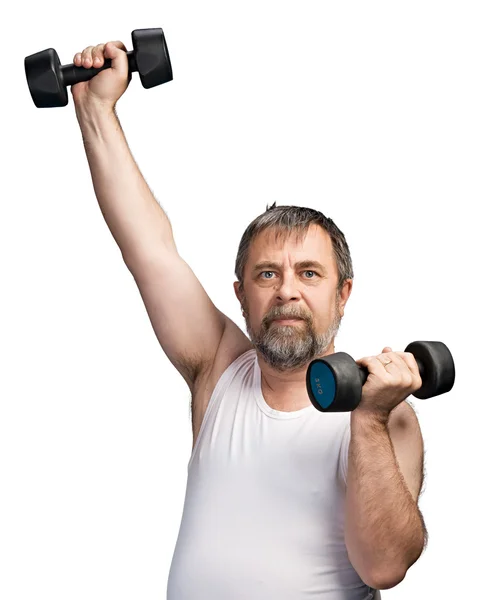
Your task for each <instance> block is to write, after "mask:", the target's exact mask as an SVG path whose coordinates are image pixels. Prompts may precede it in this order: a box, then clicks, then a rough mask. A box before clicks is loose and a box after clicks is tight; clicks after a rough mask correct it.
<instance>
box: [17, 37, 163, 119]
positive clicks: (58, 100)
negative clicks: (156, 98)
mask: <svg viewBox="0 0 494 600" xmlns="http://www.w3.org/2000/svg"><path fill="white" fill-rule="evenodd" d="M132 45H133V47H134V50H133V51H131V52H127V58H128V60H129V81H130V79H131V78H132V75H131V74H132V72H133V71H138V72H139V77H140V78H141V83H142V85H143V87H145V88H146V89H149V88H152V87H155V86H156V85H160V84H162V83H166V82H167V81H171V80H172V79H173V73H172V67H171V64H170V57H169V55H168V48H167V46H166V40H165V35H164V33H163V29H161V28H156V29H135V30H134V31H133V32H132ZM110 67H111V60H110V59H109V58H107V59H106V60H105V62H104V64H103V66H102V67H99V68H97V69H96V68H94V67H93V68H90V69H85V68H84V67H76V66H75V65H74V64H73V63H72V64H70V65H63V66H62V65H61V64H60V59H59V58H58V54H57V53H56V52H55V50H54V49H53V48H48V49H47V50H42V51H41V52H36V54H31V55H30V56H26V58H25V59H24V68H25V70H26V78H27V83H28V86H29V91H30V92H31V97H32V99H33V101H34V104H35V105H36V106H37V107H38V108H52V107H55V106H67V104H68V103H69V96H68V93H67V86H69V85H75V84H76V83H79V82H81V81H88V80H89V79H91V78H93V77H94V76H95V75H97V74H98V73H99V72H100V71H103V69H108V68H110Z"/></svg>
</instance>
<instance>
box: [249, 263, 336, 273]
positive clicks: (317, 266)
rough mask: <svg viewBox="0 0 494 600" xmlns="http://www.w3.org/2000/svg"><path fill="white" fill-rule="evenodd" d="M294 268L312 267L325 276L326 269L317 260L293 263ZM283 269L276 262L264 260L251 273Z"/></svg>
mask: <svg viewBox="0 0 494 600" xmlns="http://www.w3.org/2000/svg"><path fill="white" fill-rule="evenodd" d="M295 267H296V268H299V269H309V268H312V267H314V268H315V269H317V270H318V271H321V272H322V273H324V274H326V273H327V271H326V268H325V267H324V266H323V265H322V264H321V263H320V262H318V261H317V260H302V261H300V262H298V263H295ZM282 268H283V267H282V265H281V264H280V263H277V262H272V261H269V260H265V261H263V262H260V263H257V265H255V267H254V269H253V272H254V273H255V272H256V271H260V270H261V269H278V270H281V269H282Z"/></svg>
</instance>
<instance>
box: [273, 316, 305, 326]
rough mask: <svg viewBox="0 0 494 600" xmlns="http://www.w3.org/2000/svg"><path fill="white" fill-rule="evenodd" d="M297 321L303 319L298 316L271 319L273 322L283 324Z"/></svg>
mask: <svg viewBox="0 0 494 600" xmlns="http://www.w3.org/2000/svg"><path fill="white" fill-rule="evenodd" d="M299 321H303V319H299V318H298V317H295V318H291V319H283V318H282V319H273V323H280V324H282V325H285V324H289V323H298V322H299Z"/></svg>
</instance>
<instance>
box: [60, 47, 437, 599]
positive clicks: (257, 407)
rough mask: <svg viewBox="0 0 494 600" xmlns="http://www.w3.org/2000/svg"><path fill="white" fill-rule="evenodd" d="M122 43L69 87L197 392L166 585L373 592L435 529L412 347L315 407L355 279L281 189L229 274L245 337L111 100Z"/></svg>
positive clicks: (196, 595)
mask: <svg viewBox="0 0 494 600" xmlns="http://www.w3.org/2000/svg"><path fill="white" fill-rule="evenodd" d="M125 50H126V49H125V46H124V45H123V44H122V43H121V42H113V43H107V44H99V45H97V46H88V47H87V48H86V49H85V50H84V51H83V52H82V53H77V54H76V55H75V57H74V63H75V64H76V65H77V66H84V67H86V68H90V67H92V66H93V65H94V66H96V67H97V66H101V65H102V64H103V60H104V58H109V59H111V60H112V67H111V68H110V69H108V70H105V71H102V72H101V73H99V74H98V75H96V76H95V77H94V78H93V79H91V80H90V81H88V82H81V83H78V84H77V85H74V86H73V87H72V95H73V98H74V105H75V110H76V115H77V119H78V122H79V125H80V127H81V132H82V136H83V140H84V147H85V150H86V154H87V157H88V162H89V166H90V171H91V176H92V180H93V184H94V189H95V193H96V197H97V199H98V202H99V205H100V207H101V210H102V213H103V215H104V218H105V220H106V222H107V224H108V226H109V228H110V230H111V233H112V234H113V236H114V238H115V240H116V242H117V244H118V245H119V247H120V249H121V252H122V257H123V259H124V262H125V264H126V265H127V267H128V268H129V270H130V272H131V273H132V275H133V276H134V278H135V281H136V283H137V285H138V288H139V290H140V293H141V295H142V298H143V301H144V304H145V306H146V310H147V312H148V314H149V317H150V320H151V323H152V325H153V328H154V331H155V333H156V335H157V337H158V339H159V341H160V344H161V346H162V347H163V350H164V351H165V353H166V355H167V356H168V358H169V359H170V361H171V362H172V364H173V365H174V366H175V367H176V368H177V370H178V371H179V372H180V373H181V375H182V376H183V377H184V379H185V381H186V382H187V385H188V386H189V389H190V391H191V395H192V430H193V436H192V437H193V446H192V452H191V457H190V461H189V470H188V481H187V489H186V496H185V504H184V510H183V515H182V522H181V526H180V531H179V535H178V539H177V544H176V547H175V552H174V555H173V560H172V564H171V568H170V573H169V577H168V590H167V597H168V600H240V599H245V600H304V599H307V600H309V599H310V600H316V599H320V600H357V599H358V600H364V599H367V600H370V599H372V598H379V591H378V590H379V589H386V588H390V587H393V586H395V585H397V584H398V583H399V582H400V581H401V580H402V579H403V578H404V577H405V574H406V572H407V570H408V569H409V568H410V566H411V565H412V564H413V563H414V562H415V561H416V560H417V559H418V558H419V556H420V555H421V553H422V550H423V548H424V545H425V543H426V540H427V532H426V528H425V525H424V522H423V519H422V516H421V513H420V511H419V509H418V497H419V494H420V490H421V486H422V479H423V469H422V466H423V441H422V436H421V432H420V427H419V424H418V421H417V418H416V416H415V412H414V411H413V409H412V408H411V406H410V405H409V404H408V403H407V402H405V401H404V400H405V399H406V398H407V397H408V396H409V395H410V394H411V393H413V392H414V391H416V390H417V389H419V388H420V386H421V379H420V375H419V372H418V368H417V364H416V362H415V359H414V358H413V356H412V355H411V354H409V353H403V352H393V351H392V350H391V348H389V347H385V348H384V349H383V351H382V352H381V353H380V354H378V355H376V356H371V357H366V358H362V359H360V360H359V361H357V362H358V364H359V365H360V366H364V367H366V368H367V369H368V370H369V376H368V379H367V381H366V383H365V385H364V386H363V390H362V400H361V402H360V404H359V405H358V407H357V408H356V409H355V410H354V411H353V412H351V413H321V412H319V411H317V410H316V409H315V408H314V407H313V406H312V404H311V402H310V400H309V397H308V394H307V390H306V383H305V374H306V371H307V367H308V365H309V363H310V361H311V360H313V359H314V358H317V357H322V356H325V355H327V354H331V353H333V352H334V338H335V335H336V333H337V331H338V327H339V324H340V320H341V318H342V317H343V314H344V309H345V305H346V303H347V301H348V299H349V297H350V293H351V290H352V283H353V269H352V261H351V258H350V252H349V249H348V245H347V243H346V240H345V236H344V235H343V233H342V232H341V231H340V230H339V229H338V227H337V226H336V225H335V223H334V222H333V221H332V220H331V219H329V218H328V217H326V216H324V215H323V214H322V213H321V212H319V211H316V210H314V209H310V208H305V207H299V206H276V205H275V204H274V205H273V206H271V207H270V208H267V210H266V211H265V212H264V213H263V214H261V215H260V216H259V217H257V218H256V219H255V220H254V221H253V222H252V223H251V224H250V225H249V226H248V227H247V229H246V231H245V233H244V235H243V237H242V240H241V242H240V246H239V249H238V255H237V260H236V276H237V280H238V281H236V282H235V283H234V290H235V294H236V296H237V298H238V300H239V302H240V305H241V307H242V311H243V315H244V317H245V323H246V328H247V332H248V334H249V337H247V336H246V335H245V334H244V333H243V332H242V331H241V330H240V329H239V327H237V325H236V324H235V323H234V322H233V321H232V320H231V319H229V318H228V317H227V316H225V315H224V314H223V313H222V312H221V311H219V310H218V309H217V308H216V307H215V306H214V304H213V303H212V302H211V300H210V298H209V297H208V295H207V294H206V292H205V290H204V288H203V287H202V286H201V284H200V282H199V281H198V280H197V278H196V277H195V275H194V273H193V272H192V270H191V269H190V267H189V266H188V264H187V263H186V262H185V261H184V260H183V259H182V258H181V256H180V255H179V253H178V251H177V248H176V245H175V242H174V237H173V233H172V228H171V224H170V222H169V220H168V218H167V216H166V214H165V212H164V211H163V210H162V208H161V207H160V205H159V204H158V203H157V202H156V200H155V199H154V197H153V195H152V193H151V191H150V189H149V187H148V186H147V184H146V183H145V181H144V178H143V177H142V175H141V173H140V171H139V169H138V167H137V165H136V163H135V161H134V160H133V158H132V155H131V153H130V149H129V147H128V145H127V143H126V140H125V137H124V134H123V130H122V128H121V125H120V122H119V120H118V118H117V116H116V112H115V106H116V103H117V100H118V99H119V98H120V97H121V96H122V94H123V93H124V92H125V90H126V88H127V85H128V78H127V73H128V63H127V58H126V54H125ZM206 233H207V234H208V235H209V233H210V230H208V231H207V232H206ZM213 234H214V235H219V234H220V230H219V227H218V231H213ZM211 268H212V269H216V267H215V265H214V264H213V265H212V267H211ZM249 338H250V339H249Z"/></svg>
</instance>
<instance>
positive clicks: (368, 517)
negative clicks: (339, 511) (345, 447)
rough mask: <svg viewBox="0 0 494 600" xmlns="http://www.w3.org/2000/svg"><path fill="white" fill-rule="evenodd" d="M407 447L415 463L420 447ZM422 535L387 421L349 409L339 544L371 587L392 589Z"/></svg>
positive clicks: (410, 561) (417, 550)
mask: <svg viewBox="0 0 494 600" xmlns="http://www.w3.org/2000/svg"><path fill="white" fill-rule="evenodd" d="M413 448H414V449H413V452H414V453H415V456H414V457H412V458H413V460H416V461H421V460H422V448H421V446H420V445H418V444H417V443H415V445H414V447H413ZM417 473H418V470H417ZM425 536H426V533H425V531H424V527H423V521H422V517H421V515H420V512H419V509H418V506H417V502H416V501H415V499H414V498H413V497H412V494H411V493H410V490H409V488H408V487H407V483H406V481H405V479H404V477H403V475H402V473H401V471H400V469H399V465H398V462H397V459H396V456H395V453H394V451H393V445H392V441H391V439H390V436H389V430H388V423H387V421H386V420H385V419H382V418H379V417H375V416H374V415H371V414H368V413H359V412H358V410H355V411H353V413H352V415H351V439H350V446H349V452H348V475H347V491H346V501H345V542H346V545H347V549H348V554H349V558H350V561H351V562H352V564H353V566H354V568H355V570H356V571H357V572H358V573H359V575H360V577H361V578H362V579H363V581H364V582H365V583H367V585H369V586H371V587H373V588H376V589H387V588H390V587H393V586H395V585H397V584H398V583H399V582H400V581H402V579H403V578H404V577H405V574H406V571H407V569H408V568H409V567H410V566H411V565H412V564H413V563H414V562H415V561H416V560H417V559H418V558H419V556H420V554H421V552H422V550H423V548H424V543H425Z"/></svg>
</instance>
